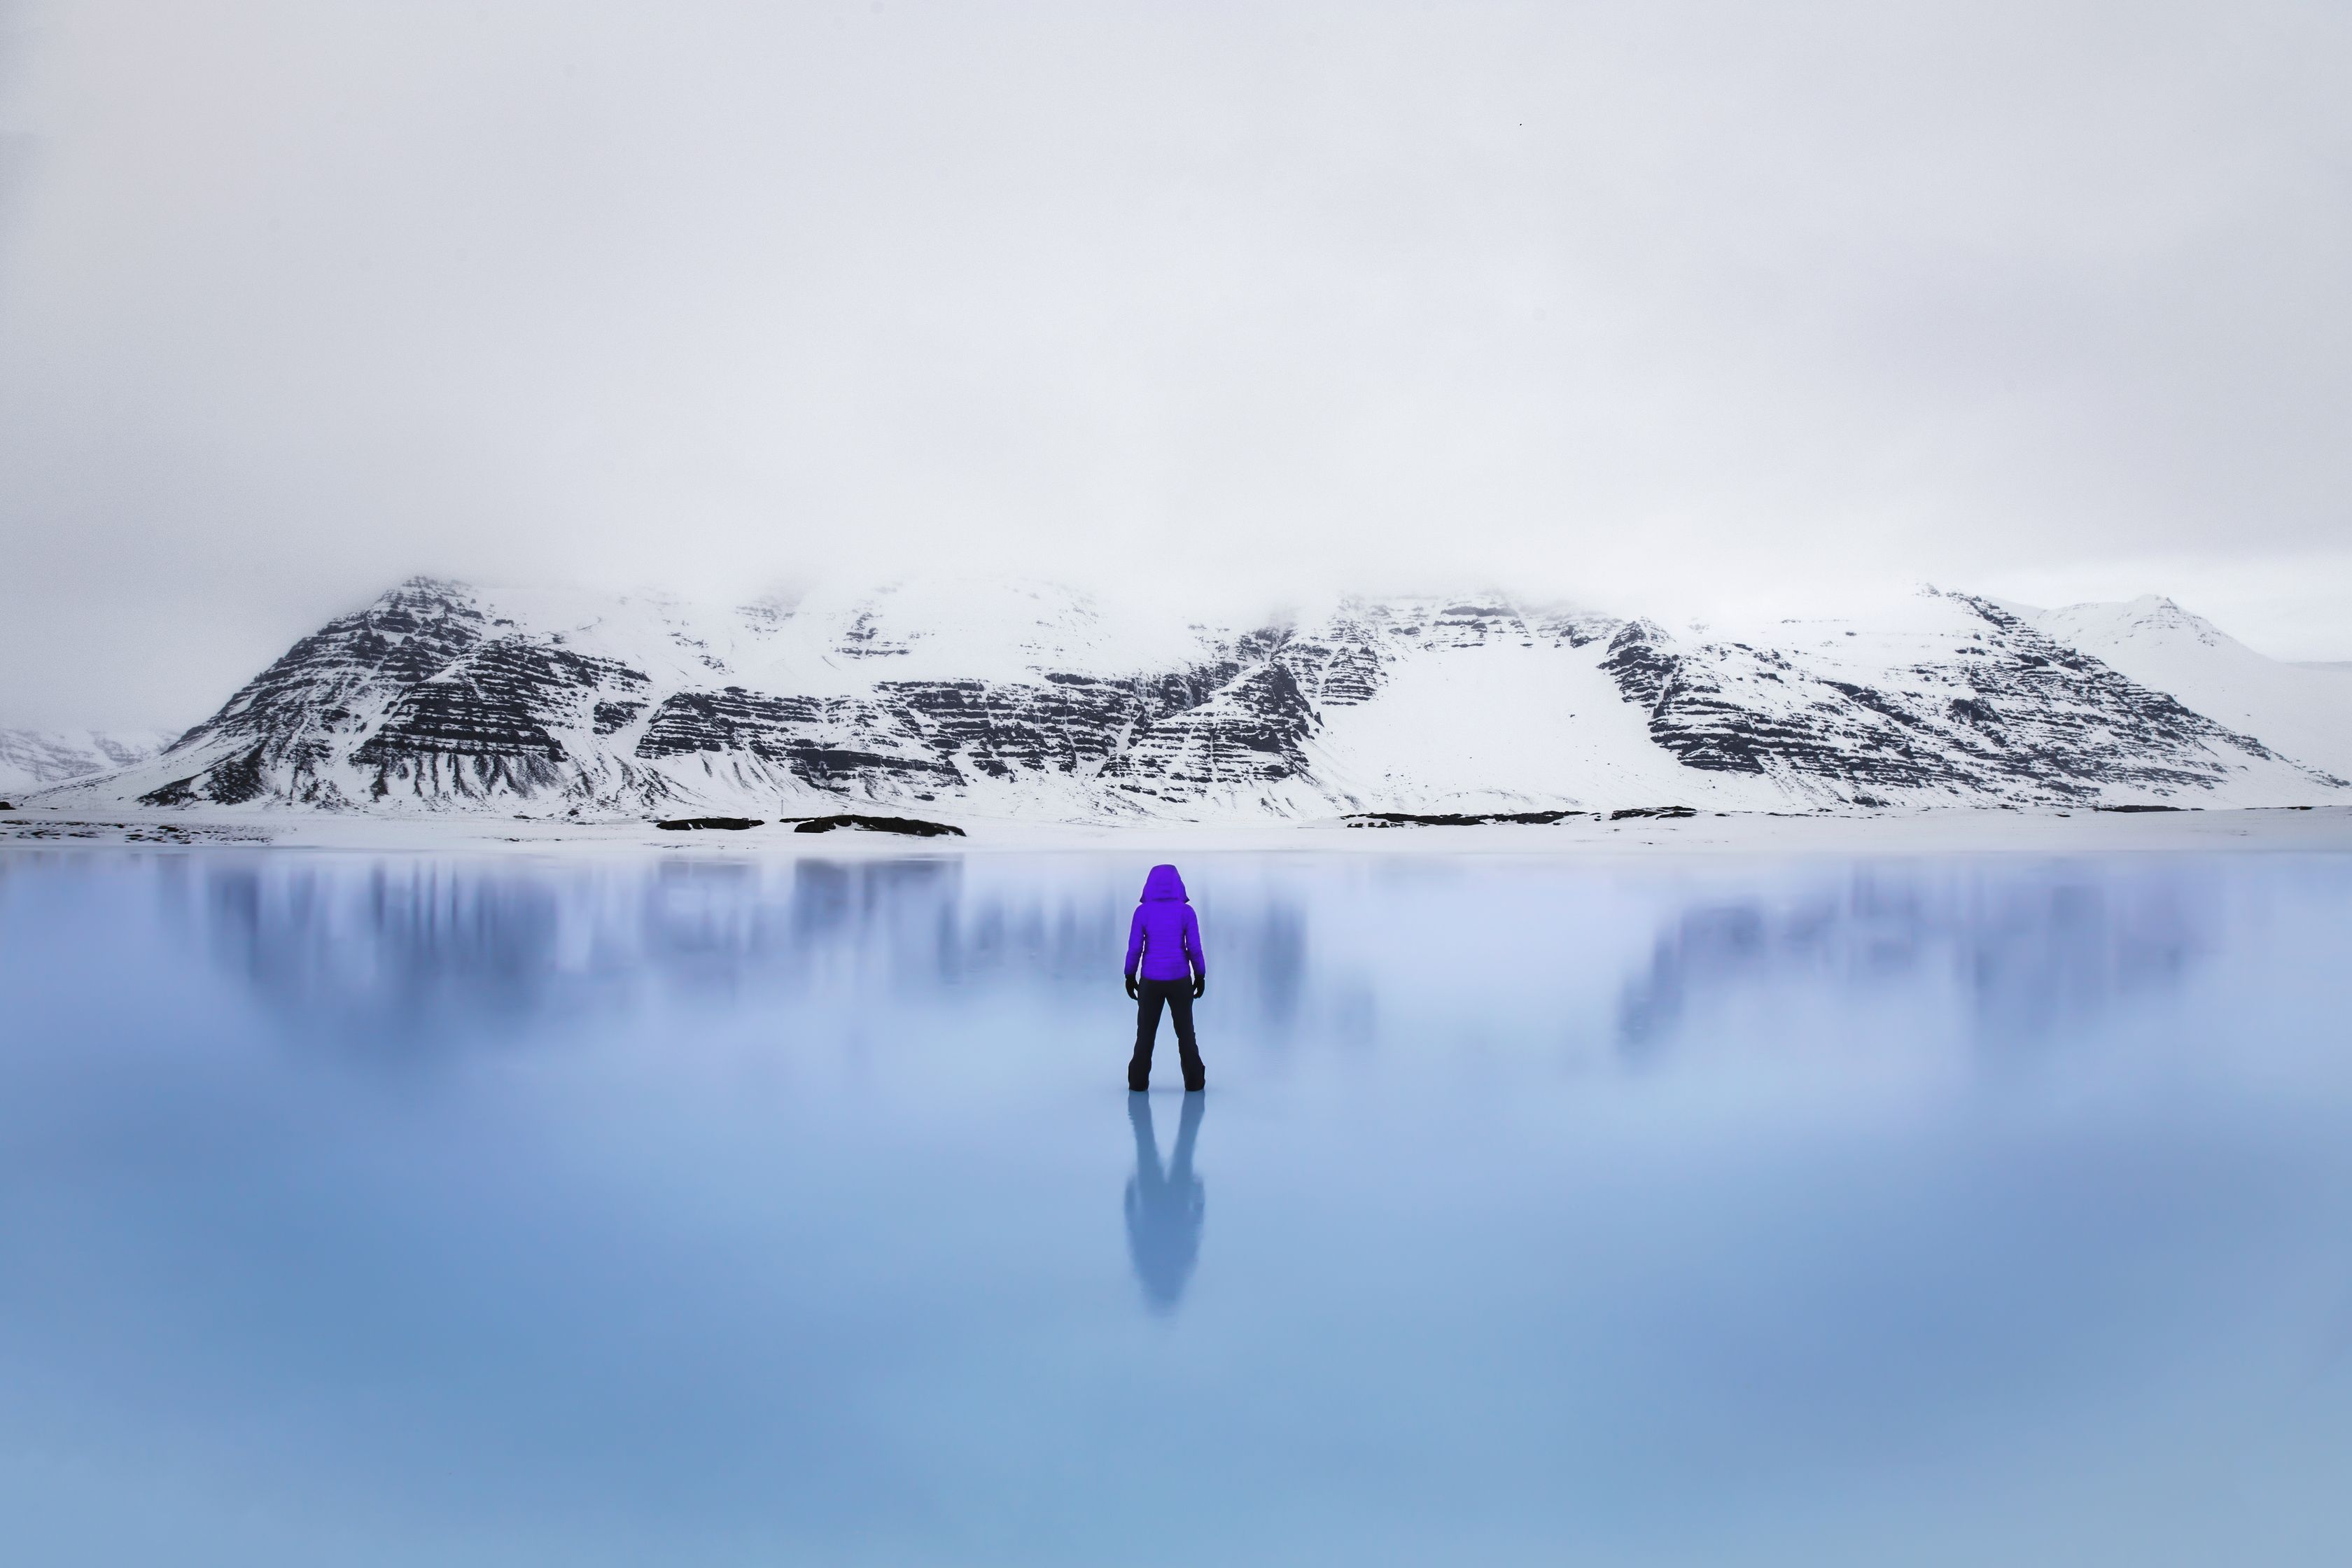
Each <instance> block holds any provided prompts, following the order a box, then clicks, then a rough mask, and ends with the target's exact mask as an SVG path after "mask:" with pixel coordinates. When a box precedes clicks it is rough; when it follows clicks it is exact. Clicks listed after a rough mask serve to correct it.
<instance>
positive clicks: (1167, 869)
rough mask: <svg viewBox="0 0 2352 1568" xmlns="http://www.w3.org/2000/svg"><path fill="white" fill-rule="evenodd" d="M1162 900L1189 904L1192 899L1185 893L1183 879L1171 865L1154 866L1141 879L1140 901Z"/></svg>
mask: <svg viewBox="0 0 2352 1568" xmlns="http://www.w3.org/2000/svg"><path fill="white" fill-rule="evenodd" d="M1160 900H1167V901H1170V902H1172V903H1179V904H1189V903H1191V902H1192V899H1191V898H1190V897H1188V896H1187V895H1186V894H1185V891H1184V879H1183V878H1181V877H1180V876H1178V875H1177V874H1176V868H1175V867H1173V866H1154V867H1153V868H1151V875H1150V876H1149V877H1146V878H1145V879H1143V898H1142V900H1141V901H1142V902H1144V903H1147V904H1148V903H1153V902H1156V901H1160Z"/></svg>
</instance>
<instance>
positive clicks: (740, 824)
mask: <svg viewBox="0 0 2352 1568" xmlns="http://www.w3.org/2000/svg"><path fill="white" fill-rule="evenodd" d="M764 820H765V819H764V818H762V817H757V816H673V817H671V818H670V819H669V820H668V821H667V822H656V823H655V824H654V826H656V827H659V828H664V829H667V831H669V832H671V833H693V832H698V831H701V830H704V829H716V830H719V831H723V832H728V833H740V832H742V831H743V829H745V828H747V827H757V826H760V824H761V822H762V821H764Z"/></svg>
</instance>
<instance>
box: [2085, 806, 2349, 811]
mask: <svg viewBox="0 0 2352 1568" xmlns="http://www.w3.org/2000/svg"><path fill="white" fill-rule="evenodd" d="M2091 809H2092V810H2094V811H2133V812H2138V811H2186V810H2187V809H2188V807H2186V806H2179V805H2095V806H2093V807H2092V808H2091ZM2303 809H2308V808H2307V807H2305V808H2303Z"/></svg>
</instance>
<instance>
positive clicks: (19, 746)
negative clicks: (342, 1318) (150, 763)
mask: <svg viewBox="0 0 2352 1568" xmlns="http://www.w3.org/2000/svg"><path fill="white" fill-rule="evenodd" d="M172 740H173V737H172V735H171V734H170V733H169V732H168V731H161V730H155V731H147V730H137V731H113V730H12V729H6V728H0V799H14V798H15V797H16V796H17V795H27V794H30V793H31V792H32V791H34V790H37V789H46V788H47V787H48V786H49V785H51V784H63V783H65V782H66V781H67V780H68V779H77V778H81V777H84V776H86V775H88V774H90V773H111V772H113V771H114V770H116V769H118V768H127V767H129V766H131V764H133V763H142V762H144V761H146V760H147V759H148V758H149V757H152V756H153V755H155V753H156V752H160V751H162V750H163V748H164V747H166V746H168V745H170V744H171V743H172Z"/></svg>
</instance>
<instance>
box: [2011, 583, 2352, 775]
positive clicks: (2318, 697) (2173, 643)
mask: <svg viewBox="0 0 2352 1568" xmlns="http://www.w3.org/2000/svg"><path fill="white" fill-rule="evenodd" d="M2021 615H2022V616H2024V618H2025V619H2027V620H2028V621H2030V622H2031V623H2032V625H2033V626H2036V627H2037V628H2039V629H2040V630H2042V632H2044V633H2046V634H2048V635H2049V636H2050V637H2053V639H2055V640H2057V641H2059V642H2063V643H2065V644H2067V645H2069V646H2070V647H2076V648H2080V649H2081V650H2082V651H2083V652H2084V653H2087V654H2089V655H2090V656H2091V657H2093V658H2096V659H2098V660H2099V661H2100V662H2101V663H2103V664H2105V665H2106V666H2108V667H2109V668H2113V669H2116V670H2118V671H2120V672H2122V673H2123V674H2125V675H2126V676H2128V677H2130V678H2131V679H2134V680H2136V681H2137V682H2139V683H2140V684H2141V685H2142V686H2147V687H2153V688H2155V689H2157V690H2159V691H2168V692H2170V693H2171V694H2172V695H2173V696H2175V697H2178V698H2179V699H2180V700H2181V701H2182V702H2184V703H2186V704H2187V705H2188V706H2189V707H2190V708H2192V709H2194V710H2197V711H2198V712H2200V713H2202V714H2204V715H2205V716H2206V717H2207V718H2209V719H2211V720H2214V721H2218V722H2220V723H2222V724H2226V725H2228V726H2229V727H2230V728H2231V729H2233V730H2242V731H2246V732H2247V733H2249V734H2253V735H2260V736H2261V737H2262V738H2263V741H2264V742H2266V743H2267V744H2268V745H2269V746H2270V747H2271V749H2272V750H2273V751H2276V752H2282V753H2284V755H2286V756H2289V757H2293V758H2294V759H2295V760H2296V761H2298V762H2303V763H2310V764H2312V765H2313V766H2314V767H2317V768H2321V769H2324V770H2325V771H2326V772H2328V773H2333V774H2335V775H2336V777H2338V778H2352V680H2347V679H2345V678H2344V676H2343V675H2342V674H2340V673H2338V672H2337V671H2336V670H2334V669H2329V668H2314V667H2312V666H2309V665H2294V664H2287V663H2284V662H2282V661H2280V660H2278V659H2274V658H2264V657H2263V655H2261V654H2259V653H2256V652H2255V651H2254V650H2253V649H2252V648H2250V647H2247V646H2246V645H2245V644H2243V643H2242V642H2240V641H2239V640H2238V639H2237V638H2235V637H2231V636H2230V635H2229V634H2228V633H2227V632H2224V631H2222V630H2221V628H2220V627H2219V626H2215V625H2213V623H2212V622H2210V621H2208V620H2206V619H2204V618H2203V617H2201V616H2194V615H2191V614H2189V612H2188V611H2187V610H2184V609H2182V608H2181V607H2180V606H2179V605H2176V604H2174V603H2173V602H2172V601H2171V600H2170V599H2165V598H2158V597H2157V596H2156V595H2145V596H2143V597H2140V598H2137V599H2133V600H2131V601H2130V602H2128V603H2126V604H2119V605H2068V606H2066V607H2065V608H2064V609H2060V610H2026V611H2021Z"/></svg>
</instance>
